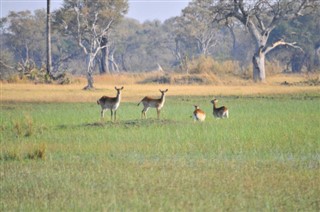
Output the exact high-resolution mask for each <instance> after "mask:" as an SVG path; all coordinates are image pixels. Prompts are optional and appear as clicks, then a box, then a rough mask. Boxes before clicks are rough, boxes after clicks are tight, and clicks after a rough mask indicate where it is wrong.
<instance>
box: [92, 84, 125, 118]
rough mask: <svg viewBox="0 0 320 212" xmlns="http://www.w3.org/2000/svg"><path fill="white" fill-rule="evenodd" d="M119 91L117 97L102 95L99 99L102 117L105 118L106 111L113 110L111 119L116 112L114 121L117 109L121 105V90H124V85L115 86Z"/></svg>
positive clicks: (115, 116)
mask: <svg viewBox="0 0 320 212" xmlns="http://www.w3.org/2000/svg"><path fill="white" fill-rule="evenodd" d="M114 89H116V91H117V96H116V97H108V96H102V97H101V98H100V99H99V100H98V101H97V104H98V105H100V106H101V118H104V111H105V110H110V111H111V121H112V118H113V113H114V121H115V120H116V118H117V109H118V107H119V105H120V101H121V91H122V90H123V86H122V87H121V88H117V87H114Z"/></svg>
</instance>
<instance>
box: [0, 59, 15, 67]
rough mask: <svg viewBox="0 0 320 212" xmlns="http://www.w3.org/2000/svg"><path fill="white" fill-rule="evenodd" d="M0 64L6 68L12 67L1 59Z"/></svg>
mask: <svg viewBox="0 0 320 212" xmlns="http://www.w3.org/2000/svg"><path fill="white" fill-rule="evenodd" d="M0 64H1V65H3V66H4V67H6V68H9V69H14V67H12V66H9V65H7V64H5V62H3V61H2V60H0Z"/></svg>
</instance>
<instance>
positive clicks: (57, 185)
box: [0, 94, 320, 211]
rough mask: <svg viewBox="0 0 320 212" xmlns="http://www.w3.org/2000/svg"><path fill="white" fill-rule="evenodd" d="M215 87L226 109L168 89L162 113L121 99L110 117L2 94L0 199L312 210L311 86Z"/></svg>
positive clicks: (25, 206)
mask: <svg viewBox="0 0 320 212" xmlns="http://www.w3.org/2000/svg"><path fill="white" fill-rule="evenodd" d="M219 99H220V102H219V104H220V105H222V104H223V105H226V106H228V108H230V118H229V119H227V120H217V119H214V118H213V117H212V113H211V111H212V106H211V104H210V98H209V97H171V98H168V99H167V102H166V105H165V107H164V109H163V111H162V114H161V120H156V119H155V118H156V112H155V110H152V109H150V110H149V111H148V113H147V115H148V117H149V118H148V119H147V120H140V112H141V109H142V108H141V106H140V107H137V106H136V104H137V103H122V104H121V106H120V108H119V111H118V118H119V120H118V121H117V122H115V123H112V122H110V121H109V119H110V115H109V113H108V112H106V114H105V116H106V117H105V121H101V120H100V117H99V116H100V108H99V106H98V105H96V104H94V103H76V104H72V103H60V104H54V103H50V104H48V103H2V104H1V114H0V115H1V122H0V132H1V141H0V144H1V147H0V148H1V155H0V160H1V173H0V179H1V192H0V197H1V198H0V210H1V211H8V210H23V211H31V210H48V209H50V210H54V211H57V210H64V211H70V210H71V211H77V210H82V211H83V210H85V211H89V210H90V211H94V210H100V211H101V210H117V211H118V210H125V211H154V210H157V211H158V210H161V211H172V210H175V211H179V210H182V211H185V210H195V211H217V210H219V211H220V210H223V211H225V210H231V211H247V210H249V211H257V210H259V211H260V210H263V211H274V210H280V211H296V210H302V211H319V210H320V198H319V197H320V187H319V183H320V174H319V170H320V139H319V131H320V128H319V126H320V98H319V96H317V95H313V96H308V95H306V94H305V95H299V96H298V95H297V96H294V95H293V96H292V95H291V96H289V95H284V96H269V97H265V98H258V97H220V98H219ZM194 104H197V105H200V107H201V108H202V109H203V110H204V111H206V113H207V119H206V121H205V122H204V123H194V122H193V120H192V119H191V114H192V111H193V105H194ZM39 151H43V154H45V155H44V156H43V157H38V156H37V153H38V152H39Z"/></svg>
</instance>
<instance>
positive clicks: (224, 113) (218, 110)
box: [211, 99, 229, 118]
mask: <svg viewBox="0 0 320 212" xmlns="http://www.w3.org/2000/svg"><path fill="white" fill-rule="evenodd" d="M217 102H218V100H217V99H214V100H212V101H211V103H212V104H213V116H214V117H216V118H228V117H229V110H228V108H226V107H225V106H222V107H217Z"/></svg>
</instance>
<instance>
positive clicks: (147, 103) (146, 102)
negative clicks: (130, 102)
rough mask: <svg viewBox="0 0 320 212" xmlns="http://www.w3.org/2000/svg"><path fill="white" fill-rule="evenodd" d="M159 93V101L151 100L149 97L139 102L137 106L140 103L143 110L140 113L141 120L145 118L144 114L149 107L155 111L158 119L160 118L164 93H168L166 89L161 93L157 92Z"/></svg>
mask: <svg viewBox="0 0 320 212" xmlns="http://www.w3.org/2000/svg"><path fill="white" fill-rule="evenodd" d="M159 91H160V92H161V97H160V99H153V98H150V97H148V96H146V97H144V98H143V99H142V100H141V101H140V102H139V104H138V106H139V105H140V103H141V102H142V104H143V110H142V111H141V118H143V117H144V118H147V116H146V112H147V111H148V109H149V108H150V107H153V108H156V109H157V116H158V119H159V118H160V110H161V108H162V107H163V105H164V102H165V93H166V92H167V91H168V89H166V90H164V91H162V90H159Z"/></svg>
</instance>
